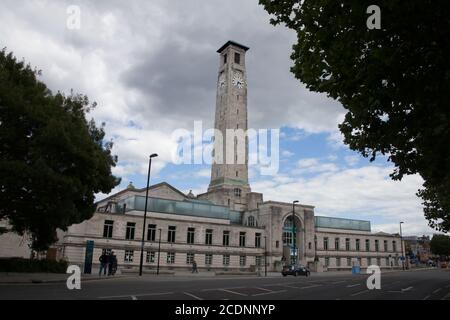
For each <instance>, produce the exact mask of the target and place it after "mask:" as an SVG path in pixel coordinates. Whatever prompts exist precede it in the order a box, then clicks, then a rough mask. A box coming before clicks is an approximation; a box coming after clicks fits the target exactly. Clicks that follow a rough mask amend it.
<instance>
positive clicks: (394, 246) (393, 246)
mask: <svg viewBox="0 0 450 320" xmlns="http://www.w3.org/2000/svg"><path fill="white" fill-rule="evenodd" d="M392 251H394V252H395V251H397V242H395V241H392Z"/></svg>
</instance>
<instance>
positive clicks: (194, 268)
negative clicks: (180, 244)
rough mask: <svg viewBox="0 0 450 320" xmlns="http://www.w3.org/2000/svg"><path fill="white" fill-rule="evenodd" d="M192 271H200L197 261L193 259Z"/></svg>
mask: <svg viewBox="0 0 450 320" xmlns="http://www.w3.org/2000/svg"><path fill="white" fill-rule="evenodd" d="M192 273H198V270H197V262H196V261H195V260H194V261H192Z"/></svg>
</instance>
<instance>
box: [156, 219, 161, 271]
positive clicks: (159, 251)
mask: <svg viewBox="0 0 450 320" xmlns="http://www.w3.org/2000/svg"><path fill="white" fill-rule="evenodd" d="M158 230H159V244H158V264H157V266H156V275H158V274H159V257H160V256H161V230H162V229H161V228H159V229H158Z"/></svg>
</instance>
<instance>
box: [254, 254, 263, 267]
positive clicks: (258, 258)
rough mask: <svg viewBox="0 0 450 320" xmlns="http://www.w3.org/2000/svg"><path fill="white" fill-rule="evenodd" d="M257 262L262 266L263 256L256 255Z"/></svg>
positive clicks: (257, 264)
mask: <svg viewBox="0 0 450 320" xmlns="http://www.w3.org/2000/svg"><path fill="white" fill-rule="evenodd" d="M255 264H256V266H258V267H260V266H261V265H262V257H261V256H256V257H255Z"/></svg>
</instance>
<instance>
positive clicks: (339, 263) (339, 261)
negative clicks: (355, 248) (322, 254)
mask: <svg viewBox="0 0 450 320" xmlns="http://www.w3.org/2000/svg"><path fill="white" fill-rule="evenodd" d="M340 266H341V258H336V267H340Z"/></svg>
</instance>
